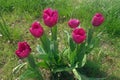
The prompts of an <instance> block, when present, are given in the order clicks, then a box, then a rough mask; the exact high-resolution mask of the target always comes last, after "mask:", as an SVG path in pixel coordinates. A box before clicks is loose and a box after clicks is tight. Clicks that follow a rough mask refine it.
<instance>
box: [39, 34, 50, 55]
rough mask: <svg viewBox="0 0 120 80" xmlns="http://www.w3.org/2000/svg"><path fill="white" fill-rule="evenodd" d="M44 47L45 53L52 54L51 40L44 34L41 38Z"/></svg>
mask: <svg viewBox="0 0 120 80" xmlns="http://www.w3.org/2000/svg"><path fill="white" fill-rule="evenodd" d="M41 42H42V47H43V49H44V51H45V52H46V53H47V54H48V53H50V40H49V39H48V38H47V36H46V35H45V34H44V35H43V36H42V37H41Z"/></svg>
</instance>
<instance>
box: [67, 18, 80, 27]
mask: <svg viewBox="0 0 120 80" xmlns="http://www.w3.org/2000/svg"><path fill="white" fill-rule="evenodd" d="M79 24H80V21H79V20H78V19H70V20H69V21H68V25H69V26H70V28H76V27H78V26H79Z"/></svg>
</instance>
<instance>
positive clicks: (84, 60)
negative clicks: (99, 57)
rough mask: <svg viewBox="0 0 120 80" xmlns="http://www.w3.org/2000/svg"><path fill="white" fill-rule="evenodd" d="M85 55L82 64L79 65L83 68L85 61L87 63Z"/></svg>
mask: <svg viewBox="0 0 120 80" xmlns="http://www.w3.org/2000/svg"><path fill="white" fill-rule="evenodd" d="M86 58H87V55H86V54H85V55H84V58H83V60H82V64H81V67H83V66H84V65H85V63H86V61H87V59H86Z"/></svg>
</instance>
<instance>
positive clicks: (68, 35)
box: [64, 30, 70, 44]
mask: <svg viewBox="0 0 120 80" xmlns="http://www.w3.org/2000/svg"><path fill="white" fill-rule="evenodd" d="M64 32H65V33H66V35H67V38H68V40H67V41H68V44H69V41H70V34H69V32H68V31H66V30H64Z"/></svg>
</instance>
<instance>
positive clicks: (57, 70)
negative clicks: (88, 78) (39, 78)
mask: <svg viewBox="0 0 120 80" xmlns="http://www.w3.org/2000/svg"><path fill="white" fill-rule="evenodd" d="M74 68H75V67H60V68H58V67H57V68H56V69H53V72H54V73H56V72H62V71H72V70H73V69H74Z"/></svg>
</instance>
